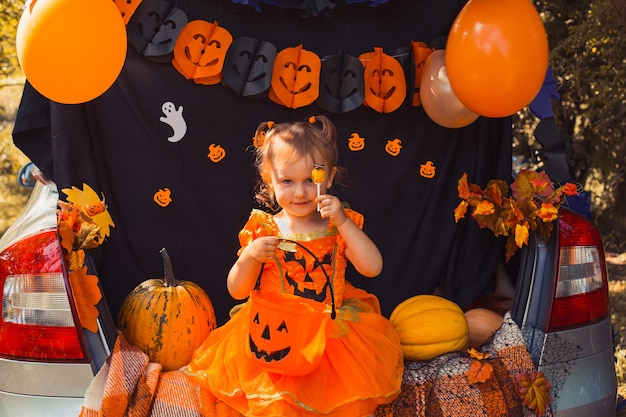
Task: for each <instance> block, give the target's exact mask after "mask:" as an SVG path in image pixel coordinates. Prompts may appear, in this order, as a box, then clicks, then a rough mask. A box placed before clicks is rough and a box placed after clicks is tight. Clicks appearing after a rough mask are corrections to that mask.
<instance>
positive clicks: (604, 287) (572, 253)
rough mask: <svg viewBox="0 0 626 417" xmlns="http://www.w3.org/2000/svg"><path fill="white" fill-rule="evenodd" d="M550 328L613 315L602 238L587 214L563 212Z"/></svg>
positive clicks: (560, 220) (590, 321) (560, 327)
mask: <svg viewBox="0 0 626 417" xmlns="http://www.w3.org/2000/svg"><path fill="white" fill-rule="evenodd" d="M557 275H558V276H557V281H556V288H555V289H554V297H553V300H552V309H551V315H550V320H549V324H548V331H556V330H564V329H571V328H574V327H578V326H584V325H588V324H590V323H593V322H596V321H599V320H602V319H604V318H606V317H607V316H608V315H609V309H610V308H609V291H608V283H607V272H606V264H605V258H604V248H603V245H602V238H601V237H600V233H599V232H598V230H597V229H596V228H595V227H594V226H593V225H592V224H591V223H590V222H589V221H587V220H586V219H584V218H583V217H581V216H579V215H576V214H574V213H573V212H570V211H568V210H562V212H561V213H560V215H559V261H558V269H557Z"/></svg>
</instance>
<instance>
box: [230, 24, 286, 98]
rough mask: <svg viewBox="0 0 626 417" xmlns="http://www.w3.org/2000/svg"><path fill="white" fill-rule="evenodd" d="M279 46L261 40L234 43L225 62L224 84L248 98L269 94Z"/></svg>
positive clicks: (251, 39)
mask: <svg viewBox="0 0 626 417" xmlns="http://www.w3.org/2000/svg"><path fill="white" fill-rule="evenodd" d="M275 59H276V47H275V46H274V45H272V44H271V43H269V42H265V41H262V40H260V39H255V38H249V37H245V36H244V37H241V38H237V39H235V40H234V41H233V43H232V45H231V46H230V48H229V49H228V53H227V54H226V61H225V62H224V70H223V71H222V73H223V76H224V84H226V85H227V86H228V87H230V88H232V89H233V90H234V91H235V92H237V93H238V94H240V95H242V96H244V97H261V96H264V95H266V94H267V90H269V88H270V84H271V83H272V69H273V67H274V60H275Z"/></svg>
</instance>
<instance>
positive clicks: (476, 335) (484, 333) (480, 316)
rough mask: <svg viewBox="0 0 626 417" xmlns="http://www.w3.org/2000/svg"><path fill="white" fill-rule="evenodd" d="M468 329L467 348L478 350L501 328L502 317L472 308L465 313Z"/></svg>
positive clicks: (488, 311) (481, 309)
mask: <svg viewBox="0 0 626 417" xmlns="http://www.w3.org/2000/svg"><path fill="white" fill-rule="evenodd" d="M465 318H466V319H467V325H468V327H469V347H473V348H479V347H480V346H481V345H482V344H483V343H485V342H486V341H487V339H488V338H490V337H491V335H493V334H494V333H495V332H496V330H498V329H499V328H500V326H502V322H503V321H504V317H503V316H501V315H500V314H498V313H496V312H495V311H491V310H488V309H486V308H473V309H471V310H468V311H466V312H465Z"/></svg>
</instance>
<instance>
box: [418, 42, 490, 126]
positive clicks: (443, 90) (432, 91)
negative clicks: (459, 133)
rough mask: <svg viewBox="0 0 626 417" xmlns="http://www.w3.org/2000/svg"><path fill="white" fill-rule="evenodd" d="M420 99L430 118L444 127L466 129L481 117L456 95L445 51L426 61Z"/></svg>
mask: <svg viewBox="0 0 626 417" xmlns="http://www.w3.org/2000/svg"><path fill="white" fill-rule="evenodd" d="M420 98H421V100H422V106H423V107H424V111H425V112H426V114H427V115H428V117H430V118H431V119H432V120H433V121H434V122H435V123H437V124H439V125H441V126H443V127H448V128H460V127H465V126H467V125H470V124H471V123H473V122H474V121H475V120H476V119H477V118H478V116H479V115H478V114H477V113H474V112H473V111H471V110H470V109H468V108H467V107H465V105H464V104H463V103H461V100H459V99H458V98H457V96H456V95H455V94H454V91H453V90H452V86H451V85H450V82H449V81H448V75H447V73H446V51H445V49H439V50H437V51H434V52H433V53H432V54H430V55H429V56H428V58H427V59H426V62H425V63H424V68H423V70H422V79H421V82H420Z"/></svg>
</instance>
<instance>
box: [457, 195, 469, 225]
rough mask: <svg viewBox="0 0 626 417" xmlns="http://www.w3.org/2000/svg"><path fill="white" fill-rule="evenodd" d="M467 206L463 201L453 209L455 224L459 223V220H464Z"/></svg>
mask: <svg viewBox="0 0 626 417" xmlns="http://www.w3.org/2000/svg"><path fill="white" fill-rule="evenodd" d="M467 206H468V204H467V201H465V200H463V201H461V202H460V203H459V205H458V206H456V208H455V209H454V221H455V222H456V223H458V222H459V219H463V218H465V213H467Z"/></svg>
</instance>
